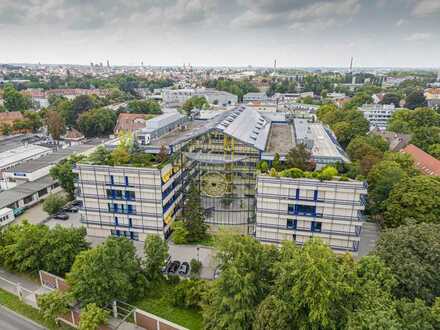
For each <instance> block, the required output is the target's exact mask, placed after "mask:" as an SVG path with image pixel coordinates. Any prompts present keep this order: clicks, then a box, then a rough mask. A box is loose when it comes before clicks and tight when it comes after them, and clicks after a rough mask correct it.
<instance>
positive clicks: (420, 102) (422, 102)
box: [405, 91, 427, 110]
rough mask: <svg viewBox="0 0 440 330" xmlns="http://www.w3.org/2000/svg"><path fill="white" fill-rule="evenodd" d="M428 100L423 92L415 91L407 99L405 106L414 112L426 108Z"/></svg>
mask: <svg viewBox="0 0 440 330" xmlns="http://www.w3.org/2000/svg"><path fill="white" fill-rule="evenodd" d="M426 105H427V103H426V98H425V95H423V91H414V92H412V93H411V94H409V95H408V96H407V97H406V100H405V106H406V107H407V108H408V109H411V110H414V109H415V108H420V107H426Z"/></svg>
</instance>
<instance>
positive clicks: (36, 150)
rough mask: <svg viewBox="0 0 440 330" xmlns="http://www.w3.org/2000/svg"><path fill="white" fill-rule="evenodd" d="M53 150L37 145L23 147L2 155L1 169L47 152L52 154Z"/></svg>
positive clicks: (0, 155) (0, 158)
mask: <svg viewBox="0 0 440 330" xmlns="http://www.w3.org/2000/svg"><path fill="white" fill-rule="evenodd" d="M51 151H52V149H49V148H46V147H43V146H39V145H36V144H27V145H21V146H19V147H16V148H14V149H10V150H7V151H4V152H2V153H0V168H2V167H6V166H8V165H9V164H11V163H15V162H19V161H21V160H24V159H26V158H30V157H33V156H37V155H39V154H42V153H45V152H51Z"/></svg>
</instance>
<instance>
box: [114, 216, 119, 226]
mask: <svg viewBox="0 0 440 330" xmlns="http://www.w3.org/2000/svg"><path fill="white" fill-rule="evenodd" d="M115 226H119V219H118V217H115Z"/></svg>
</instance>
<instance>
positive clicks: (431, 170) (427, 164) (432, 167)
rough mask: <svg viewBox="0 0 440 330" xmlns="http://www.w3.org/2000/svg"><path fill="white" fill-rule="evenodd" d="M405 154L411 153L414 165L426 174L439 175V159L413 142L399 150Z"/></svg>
mask: <svg viewBox="0 0 440 330" xmlns="http://www.w3.org/2000/svg"><path fill="white" fill-rule="evenodd" d="M400 152H403V153H405V154H408V155H411V156H412V158H413V159H414V165H415V166H416V167H417V168H418V169H419V170H420V171H422V172H423V173H424V174H426V175H433V176H440V160H438V159H435V158H434V157H432V156H431V155H429V154H427V153H426V152H424V151H423V150H422V149H420V148H417V147H416V146H415V145H413V144H409V145H407V146H406V147H405V148H403V149H402V150H400Z"/></svg>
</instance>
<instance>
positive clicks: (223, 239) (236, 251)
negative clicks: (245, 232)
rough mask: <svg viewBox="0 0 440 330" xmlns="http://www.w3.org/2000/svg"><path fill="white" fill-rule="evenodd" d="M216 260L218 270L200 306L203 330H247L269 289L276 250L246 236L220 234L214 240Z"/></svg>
mask: <svg viewBox="0 0 440 330" xmlns="http://www.w3.org/2000/svg"><path fill="white" fill-rule="evenodd" d="M216 247H217V258H218V262H219V267H220V269H221V270H222V272H221V274H220V277H219V278H218V279H217V280H215V281H214V282H213V284H212V287H211V289H210V290H209V291H208V293H207V295H206V301H205V303H204V306H203V320H204V326H205V328H206V329H251V326H252V323H253V321H254V319H255V317H256V309H255V306H258V305H259V303H260V302H261V301H262V300H263V299H264V297H265V296H266V295H267V293H268V292H269V289H270V285H271V283H272V281H273V276H274V274H273V273H272V272H271V271H270V268H271V265H272V264H273V263H274V261H275V260H276V258H277V256H278V252H277V249H276V248H275V247H273V246H265V245H262V244H261V243H259V242H257V241H256V240H255V239H254V238H252V237H249V236H240V235H238V234H232V233H223V232H222V233H220V234H219V235H218V237H217V239H216Z"/></svg>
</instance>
